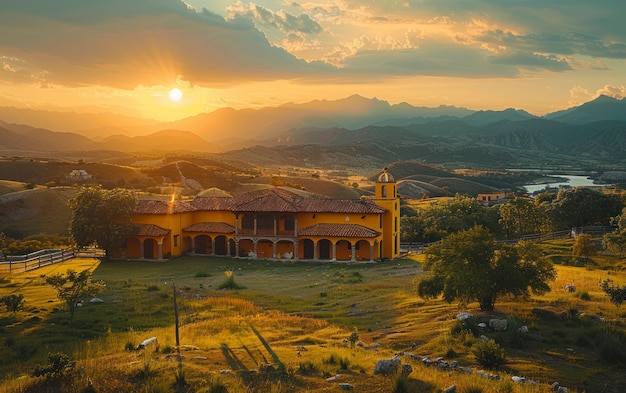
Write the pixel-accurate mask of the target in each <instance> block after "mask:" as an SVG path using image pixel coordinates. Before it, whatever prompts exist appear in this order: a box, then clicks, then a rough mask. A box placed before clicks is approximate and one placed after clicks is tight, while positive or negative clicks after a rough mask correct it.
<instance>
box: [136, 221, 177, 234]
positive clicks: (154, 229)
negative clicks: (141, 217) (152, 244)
mask: <svg viewBox="0 0 626 393" xmlns="http://www.w3.org/2000/svg"><path fill="white" fill-rule="evenodd" d="M168 233H170V231H169V229H164V228H161V227H160V226H157V225H153V224H136V225H133V235H135V236H165V235H167V234H168Z"/></svg>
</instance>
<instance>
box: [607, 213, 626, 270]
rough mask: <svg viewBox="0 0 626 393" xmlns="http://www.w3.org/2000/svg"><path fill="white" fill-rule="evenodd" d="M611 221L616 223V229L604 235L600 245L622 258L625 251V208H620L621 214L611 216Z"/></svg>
mask: <svg viewBox="0 0 626 393" xmlns="http://www.w3.org/2000/svg"><path fill="white" fill-rule="evenodd" d="M611 223H612V224H613V225H617V229H615V231H613V232H612V233H607V234H605V235H604V238H603V239H602V246H603V247H604V248H606V249H608V250H610V251H611V252H612V253H614V254H617V256H618V258H622V256H623V255H624V253H626V208H624V209H622V214H620V215H619V216H616V217H613V219H612V220H611Z"/></svg>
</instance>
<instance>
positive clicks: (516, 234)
mask: <svg viewBox="0 0 626 393" xmlns="http://www.w3.org/2000/svg"><path fill="white" fill-rule="evenodd" d="M500 224H501V225H502V228H503V229H504V233H505V234H506V237H507V239H512V238H520V237H522V236H523V235H528V234H532V233H540V232H543V231H544V230H545V229H547V228H548V227H549V225H548V214H547V212H546V210H545V209H544V208H543V207H542V206H541V205H537V204H536V203H535V202H534V201H533V200H532V199H530V198H524V197H519V196H518V197H515V198H514V199H512V200H510V201H508V202H507V203H505V204H503V205H500Z"/></svg>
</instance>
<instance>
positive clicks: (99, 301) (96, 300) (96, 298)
mask: <svg viewBox="0 0 626 393" xmlns="http://www.w3.org/2000/svg"><path fill="white" fill-rule="evenodd" d="M89 302H90V303H104V300H102V299H100V298H99V297H94V298H93V299H91V300H90V301H89Z"/></svg>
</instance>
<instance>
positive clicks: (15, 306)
mask: <svg viewBox="0 0 626 393" xmlns="http://www.w3.org/2000/svg"><path fill="white" fill-rule="evenodd" d="M0 303H4V305H5V306H6V308H7V311H8V312H12V313H13V316H15V315H16V314H17V312H18V311H19V310H20V309H21V308H22V307H23V306H24V295H22V294H21V293H20V294H19V295H16V294H14V293H13V294H11V295H6V296H3V297H1V298H0Z"/></svg>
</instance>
